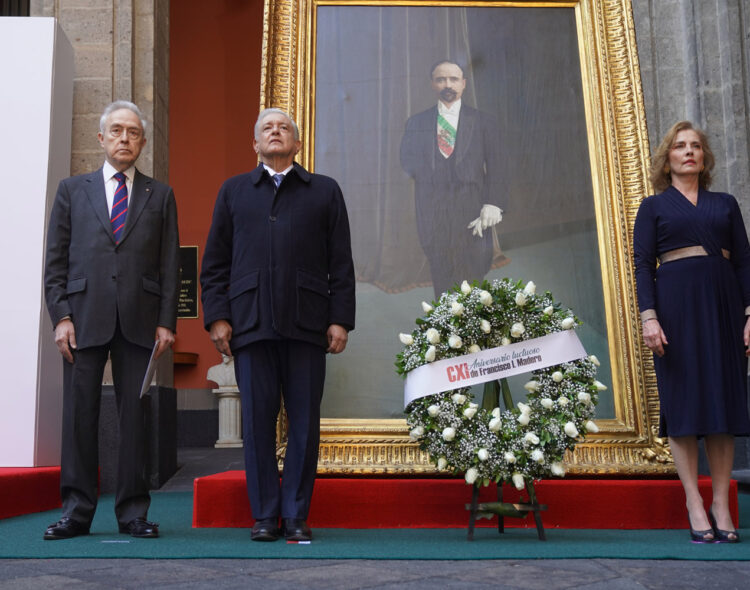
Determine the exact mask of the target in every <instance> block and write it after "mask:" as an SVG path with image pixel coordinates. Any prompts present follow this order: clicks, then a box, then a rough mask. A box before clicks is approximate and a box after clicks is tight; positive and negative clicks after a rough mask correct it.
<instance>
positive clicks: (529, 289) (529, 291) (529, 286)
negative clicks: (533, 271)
mask: <svg viewBox="0 0 750 590" xmlns="http://www.w3.org/2000/svg"><path fill="white" fill-rule="evenodd" d="M523 292H524V293H526V295H533V294H534V293H536V285H535V284H534V281H529V282H528V283H526V286H525V287H524V288H523Z"/></svg>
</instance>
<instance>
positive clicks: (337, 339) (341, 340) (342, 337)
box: [212, 324, 349, 354]
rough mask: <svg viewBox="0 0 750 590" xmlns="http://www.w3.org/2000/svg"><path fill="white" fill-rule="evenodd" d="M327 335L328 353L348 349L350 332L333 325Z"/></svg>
mask: <svg viewBox="0 0 750 590" xmlns="http://www.w3.org/2000/svg"><path fill="white" fill-rule="evenodd" d="M212 327H213V326H212ZM326 335H327V336H328V348H327V349H326V352H330V353H331V354H338V353H340V352H342V351H343V350H344V349H345V348H346V342H347V340H349V332H347V331H346V328H344V327H343V326H339V325H338V324H331V325H330V326H328V332H327V333H326Z"/></svg>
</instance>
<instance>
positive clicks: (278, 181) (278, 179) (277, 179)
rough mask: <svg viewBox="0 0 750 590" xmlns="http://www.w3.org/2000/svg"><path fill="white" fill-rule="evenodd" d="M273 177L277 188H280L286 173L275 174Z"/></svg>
mask: <svg viewBox="0 0 750 590" xmlns="http://www.w3.org/2000/svg"><path fill="white" fill-rule="evenodd" d="M272 178H273V183H274V184H275V185H276V190H279V187H280V186H281V181H282V180H284V175H283V174H274V175H273V177H272Z"/></svg>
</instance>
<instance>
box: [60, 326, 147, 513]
mask: <svg viewBox="0 0 750 590" xmlns="http://www.w3.org/2000/svg"><path fill="white" fill-rule="evenodd" d="M108 354H110V355H111V357H112V378H113V381H114V387H115V398H116V401H117V414H118V423H119V428H120V439H119V448H118V464H117V492H116V496H115V516H116V517H117V521H118V523H120V524H127V523H128V522H130V521H131V520H133V519H134V518H137V517H143V518H145V517H146V513H147V512H148V507H149V504H150V502H151V499H150V496H149V491H148V490H149V486H148V481H147V479H146V451H147V447H146V445H147V441H146V427H145V426H146V425H145V412H144V408H145V400H142V399H140V397H139V396H140V391H141V384H142V383H143V377H144V375H145V374H146V368H147V367H148V360H149V358H150V356H151V351H150V350H149V349H147V348H143V347H142V346H138V345H136V344H133V343H131V342H128V341H127V340H125V338H124V337H123V335H122V333H121V332H120V327H119V325H118V326H117V328H116V330H115V335H114V337H113V338H112V340H111V341H110V342H109V343H107V344H105V345H104V346H93V347H90V348H85V349H82V350H77V351H74V352H73V358H74V361H75V362H74V363H73V364H70V363H68V362H67V361H65V360H63V366H64V368H63V425H62V458H61V470H60V493H61V496H62V504H63V516H68V517H70V518H72V519H73V520H75V521H77V522H79V523H81V524H84V525H89V524H90V523H91V520H92V519H93V517H94V511H95V510H96V502H97V476H98V469H99V407H100V405H101V404H100V402H101V394H102V376H103V374H104V366H105V364H106V363H107V355H108Z"/></svg>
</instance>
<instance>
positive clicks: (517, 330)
mask: <svg viewBox="0 0 750 590" xmlns="http://www.w3.org/2000/svg"><path fill="white" fill-rule="evenodd" d="M525 331H526V328H524V325H523V324H522V323H521V322H516V323H515V324H513V325H512V326H511V327H510V335H511V336H513V338H520V337H521V336H522V335H523V333H524V332H525Z"/></svg>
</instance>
